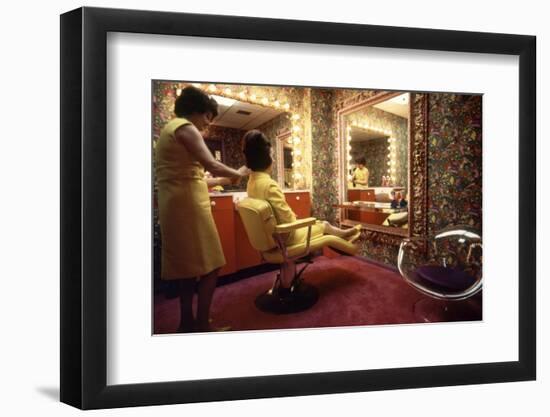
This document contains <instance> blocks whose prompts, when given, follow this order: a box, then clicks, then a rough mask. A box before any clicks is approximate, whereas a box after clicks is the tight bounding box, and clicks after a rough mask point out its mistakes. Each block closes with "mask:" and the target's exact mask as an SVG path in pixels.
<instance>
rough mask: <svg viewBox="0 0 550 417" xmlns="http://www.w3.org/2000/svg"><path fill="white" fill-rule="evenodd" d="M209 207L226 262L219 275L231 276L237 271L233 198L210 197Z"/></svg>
mask: <svg viewBox="0 0 550 417" xmlns="http://www.w3.org/2000/svg"><path fill="white" fill-rule="evenodd" d="M210 205H211V206H212V216H213V217H214V222H215V223H216V227H217V229H218V235H219V236H220V241H221V243H222V248H223V253H224V255H225V261H226V264H225V266H224V267H223V268H222V269H221V271H220V275H227V274H232V273H233V272H235V271H236V270H237V255H236V252H235V209H234V206H233V197H232V196H230V195H228V196H216V197H210Z"/></svg>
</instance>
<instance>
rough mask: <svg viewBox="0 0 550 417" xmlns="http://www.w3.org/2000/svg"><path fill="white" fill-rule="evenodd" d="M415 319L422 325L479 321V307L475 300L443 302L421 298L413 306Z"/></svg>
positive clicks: (480, 317)
mask: <svg viewBox="0 0 550 417" xmlns="http://www.w3.org/2000/svg"><path fill="white" fill-rule="evenodd" d="M413 308H414V315H415V317H416V318H417V319H418V320H419V321H422V322H424V323H436V322H449V321H474V320H481V319H482V316H481V305H480V303H477V302H476V300H475V299H467V300H460V301H445V300H437V299H433V298H428V297H425V298H421V299H420V300H418V301H417V302H416V303H415V304H414V307H413Z"/></svg>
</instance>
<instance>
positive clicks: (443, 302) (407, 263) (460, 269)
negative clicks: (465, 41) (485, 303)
mask: <svg viewBox="0 0 550 417" xmlns="http://www.w3.org/2000/svg"><path fill="white" fill-rule="evenodd" d="M482 256H483V247H482V242H481V236H480V235H479V234H478V233H477V232H476V231H475V230H473V229H472V228H470V227H469V226H453V227H449V228H446V229H444V230H442V231H440V232H438V233H436V234H435V235H433V236H430V237H411V238H407V239H404V240H403V241H402V242H401V246H400V247H399V254H398V258H397V266H398V268H399V272H400V273H401V276H402V277H403V279H404V280H405V282H407V283H408V284H409V285H411V286H412V287H413V288H415V289H416V290H418V291H419V292H421V293H422V294H424V297H423V298H421V299H420V300H419V301H417V302H416V303H415V304H414V313H415V316H416V318H417V319H419V320H421V321H424V322H442V321H473V320H481V293H480V291H481V289H482V285H483V274H482ZM476 294H477V296H475V295H476ZM474 296H475V297H474Z"/></svg>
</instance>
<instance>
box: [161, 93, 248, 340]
mask: <svg viewBox="0 0 550 417" xmlns="http://www.w3.org/2000/svg"><path fill="white" fill-rule="evenodd" d="M174 113H175V115H176V117H175V118H174V119H172V120H170V121H169V122H168V123H167V124H166V126H164V128H163V129H162V131H161V134H160V138H159V140H158V142H157V145H156V147H155V158H156V167H155V169H156V183H157V197H158V208H159V223H160V229H161V242H162V260H161V278H162V279H165V280H178V281H179V286H180V291H179V292H180V325H179V328H178V331H180V332H190V331H208V330H210V328H209V312H210V305H211V302H212V297H213V295H214V290H215V288H216V282H217V277H218V272H219V270H220V268H221V267H222V266H224V265H225V257H224V254H223V250H222V246H221V243H220V238H219V236H218V231H217V229H216V225H215V223H214V218H213V217H212V211H211V210H212V209H211V206H210V197H209V195H208V187H209V186H210V187H212V186H214V185H223V184H229V183H231V182H237V181H238V180H240V179H241V178H242V177H243V176H244V175H246V174H247V173H248V170H247V168H246V167H245V166H243V167H241V168H239V170H235V169H232V168H230V167H228V166H226V165H224V164H222V163H221V162H219V161H217V160H216V159H215V158H214V157H213V156H212V154H211V153H210V151H209V149H208V147H207V146H206V144H205V142H204V139H203V137H202V135H201V133H200V131H201V130H203V129H205V128H206V127H207V126H208V125H209V124H210V123H211V122H212V120H213V119H214V118H215V117H216V116H217V114H218V105H217V103H216V101H215V100H214V99H212V98H210V97H209V96H208V95H207V94H205V93H204V92H203V91H202V90H200V89H198V88H195V87H191V86H190V87H186V88H185V89H183V91H182V92H181V94H180V96H179V97H178V98H177V99H176V103H175V108H174ZM205 169H207V170H208V171H209V172H211V173H212V174H213V175H214V176H218V177H221V178H209V179H207V180H206V179H205V178H204V170H205ZM197 279H198V283H197ZM195 287H197V288H196V290H197V294H198V303H197V313H196V318H195V315H194V314H193V295H194V293H195Z"/></svg>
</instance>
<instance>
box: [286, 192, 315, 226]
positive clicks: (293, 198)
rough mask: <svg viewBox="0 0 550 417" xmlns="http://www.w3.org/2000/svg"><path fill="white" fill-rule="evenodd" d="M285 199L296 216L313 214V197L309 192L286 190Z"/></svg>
mask: <svg viewBox="0 0 550 417" xmlns="http://www.w3.org/2000/svg"><path fill="white" fill-rule="evenodd" d="M285 199H286V202H287V204H288V205H289V206H290V208H291V209H292V211H293V212H294V213H296V217H298V218H299V219H303V218H306V217H310V216H311V198H310V196H309V192H307V191H299V192H286V193H285Z"/></svg>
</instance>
